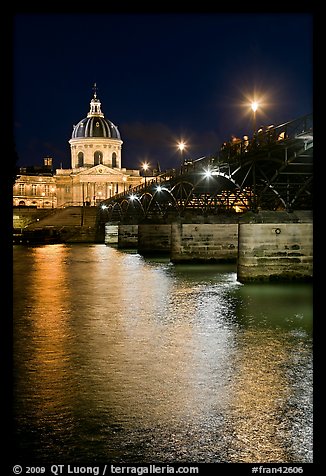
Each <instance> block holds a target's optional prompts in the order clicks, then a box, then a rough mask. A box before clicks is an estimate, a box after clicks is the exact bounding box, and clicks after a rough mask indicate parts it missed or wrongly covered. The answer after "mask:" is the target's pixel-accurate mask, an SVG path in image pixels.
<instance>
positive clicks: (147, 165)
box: [142, 162, 149, 188]
mask: <svg viewBox="0 0 326 476" xmlns="http://www.w3.org/2000/svg"><path fill="white" fill-rule="evenodd" d="M148 167H149V164H148V163H147V162H144V163H143V164H142V169H143V171H144V176H145V188H146V172H147V170H148Z"/></svg>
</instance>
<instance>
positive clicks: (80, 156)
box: [77, 152, 84, 167]
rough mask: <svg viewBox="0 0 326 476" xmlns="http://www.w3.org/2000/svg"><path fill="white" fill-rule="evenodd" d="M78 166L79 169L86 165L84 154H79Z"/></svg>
mask: <svg viewBox="0 0 326 476" xmlns="http://www.w3.org/2000/svg"><path fill="white" fill-rule="evenodd" d="M77 158H78V164H77V167H83V165H84V153H83V152H78V156H77Z"/></svg>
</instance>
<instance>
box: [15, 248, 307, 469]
mask: <svg viewBox="0 0 326 476" xmlns="http://www.w3.org/2000/svg"><path fill="white" fill-rule="evenodd" d="M13 270H14V288H13V291H14V376H15V377H14V380H15V381H14V418H15V428H16V430H15V431H16V435H15V441H16V448H15V452H16V456H17V458H18V459H19V458H21V459H23V458H28V459H29V460H32V461H33V462H34V463H36V462H40V463H42V462H43V463H46V462H55V463H57V462H58V461H59V462H60V463H64V462H69V463H72V462H73V463H78V462H81V461H89V462H92V463H95V462H98V463H100V462H104V463H108V462H111V463H114V462H115V463H121V462H123V463H128V462H130V463H155V462H157V463H178V462H180V463H181V462H188V463H189V462H198V463H221V462H228V463H242V462H249V463H252V462H265V463H268V462H280V463H299V462H302V463H309V462H312V461H313V456H312V455H313V447H312V426H313V425H312V419H313V418H312V413H313V412H312V394H313V388H312V285H311V284H302V283H300V284H299V283H286V284H284V283H283V284H276V283H273V284H258V285H255V284H248V285H243V284H240V283H239V282H238V281H237V275H236V266H235V265H233V264H231V265H218V264H214V265H212V264H211V265H199V264H196V265H189V264H187V265H175V264H171V263H170V262H169V259H167V258H160V257H151V258H144V257H142V256H141V255H139V254H137V252H136V251H131V250H130V251H121V250H118V249H116V248H114V247H110V246H106V245H99V244H97V245H75V244H74V245H61V244H58V245H45V246H36V247H25V246H19V245H18V246H14V268H13ZM18 459H17V461H18Z"/></svg>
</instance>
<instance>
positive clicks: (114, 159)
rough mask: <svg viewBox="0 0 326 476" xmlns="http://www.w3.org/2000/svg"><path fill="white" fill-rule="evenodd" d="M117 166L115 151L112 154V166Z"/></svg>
mask: <svg viewBox="0 0 326 476" xmlns="http://www.w3.org/2000/svg"><path fill="white" fill-rule="evenodd" d="M116 166H117V154H116V153H115V152H113V154H112V167H116Z"/></svg>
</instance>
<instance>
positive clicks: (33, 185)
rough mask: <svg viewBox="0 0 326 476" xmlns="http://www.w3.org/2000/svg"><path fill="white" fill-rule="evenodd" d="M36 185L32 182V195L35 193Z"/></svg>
mask: <svg viewBox="0 0 326 476" xmlns="http://www.w3.org/2000/svg"><path fill="white" fill-rule="evenodd" d="M36 192H37V185H35V184H32V195H37V193H36Z"/></svg>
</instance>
